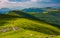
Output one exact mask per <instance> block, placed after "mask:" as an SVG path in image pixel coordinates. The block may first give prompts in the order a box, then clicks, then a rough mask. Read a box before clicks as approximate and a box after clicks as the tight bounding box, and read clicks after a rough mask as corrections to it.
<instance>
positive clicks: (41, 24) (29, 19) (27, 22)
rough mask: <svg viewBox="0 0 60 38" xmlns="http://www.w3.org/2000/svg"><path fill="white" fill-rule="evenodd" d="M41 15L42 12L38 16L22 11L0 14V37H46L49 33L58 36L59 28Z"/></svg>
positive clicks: (57, 37)
mask: <svg viewBox="0 0 60 38" xmlns="http://www.w3.org/2000/svg"><path fill="white" fill-rule="evenodd" d="M39 15H40V14H39ZM41 17H43V16H42V14H41V15H40V16H39V17H38V14H36V13H34V14H33V15H32V14H28V13H25V12H22V11H11V12H8V14H0V33H1V34H0V38H42V37H44V38H47V37H50V36H49V35H53V36H54V37H56V38H60V36H59V35H60V29H59V28H58V27H56V26H54V25H53V24H51V23H48V22H45V21H44V20H41V19H42V18H41ZM46 17H47V16H46V15H45V17H43V19H45V18H46ZM47 18H48V17H47ZM47 18H46V19H47ZM49 18H50V17H49ZM52 18H53V17H52ZM46 19H45V20H46ZM51 37H52V36H51Z"/></svg>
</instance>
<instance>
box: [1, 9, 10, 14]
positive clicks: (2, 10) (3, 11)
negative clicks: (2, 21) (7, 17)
mask: <svg viewBox="0 0 60 38" xmlns="http://www.w3.org/2000/svg"><path fill="white" fill-rule="evenodd" d="M8 11H10V9H9V8H1V9H0V14H4V13H6V12H8Z"/></svg>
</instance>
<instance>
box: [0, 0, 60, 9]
mask: <svg viewBox="0 0 60 38" xmlns="http://www.w3.org/2000/svg"><path fill="white" fill-rule="evenodd" d="M55 2H56V1H55ZM49 6H50V7H51V6H52V7H53V6H60V4H59V3H54V1H52V0H0V8H3V7H7V8H14V7H17V8H18V7H22V8H29V7H39V8H40V7H49Z"/></svg>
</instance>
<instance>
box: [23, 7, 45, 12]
mask: <svg viewBox="0 0 60 38" xmlns="http://www.w3.org/2000/svg"><path fill="white" fill-rule="evenodd" d="M22 11H24V12H43V11H44V10H42V9H41V8H26V9H23V10H22Z"/></svg>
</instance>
